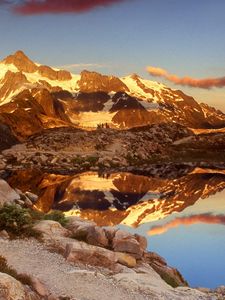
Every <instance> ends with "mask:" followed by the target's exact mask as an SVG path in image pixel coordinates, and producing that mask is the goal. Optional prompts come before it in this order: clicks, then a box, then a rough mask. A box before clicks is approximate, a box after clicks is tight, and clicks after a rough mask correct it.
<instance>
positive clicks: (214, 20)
mask: <svg viewBox="0 0 225 300" xmlns="http://www.w3.org/2000/svg"><path fill="white" fill-rule="evenodd" d="M224 16H225V1H224V0H197V1H196V0H188V1H187V0H67V1H62V0H54V1H52V0H42V1H40V0H27V1H25V0H24V1H23V0H21V1H20V0H18V1H16V0H15V1H14V0H0V38H1V48H0V59H3V58H4V57H5V56H7V55H9V54H11V53H13V52H15V51H16V50H18V49H20V50H23V51H24V52H25V53H26V54H27V55H28V56H29V57H30V58H31V59H32V60H35V61H37V62H40V63H42V64H46V65H50V66H55V67H61V66H63V67H64V68H66V69H69V70H70V71H71V72H73V73H79V72H80V71H81V70H82V69H88V70H95V71H97V72H101V73H104V74H113V75H116V76H125V75H128V74H131V73H137V74H139V75H140V76H142V77H145V78H146V79H152V80H157V81H160V82H163V83H165V84H167V85H168V86H169V87H172V88H176V89H181V90H183V91H184V92H185V93H187V94H189V95H192V96H194V97H195V99H196V100H198V101H199V102H206V103H208V104H210V105H213V106H215V107H217V108H220V109H221V110H223V111H224V112H225V84H224V81H223V80H224V77H225V34H224V29H225V17H224ZM149 66H152V67H156V68H160V69H162V70H166V72H167V74H169V75H170V74H172V75H174V74H175V76H176V78H178V83H177V81H176V84H175V83H174V81H171V80H170V79H171V77H170V78H169V77H168V76H167V78H166V77H165V76H164V77H163V76H158V75H157V76H156V75H155V74H152V73H150V72H148V71H147V67H149ZM148 70H149V69H148ZM184 77H188V78H191V79H192V78H194V80H199V79H205V78H210V79H213V80H214V81H213V82H218V79H222V82H223V84H222V86H220V87H218V84H217V86H216V87H215V86H214V85H212V86H210V87H208V86H206V87H205V86H204V87H203V86H202V85H201V84H200V87H199V85H198V84H197V86H194V87H193V84H192V85H191V84H190V81H188V82H189V83H188V84H186V82H187V81H185V84H181V83H182V82H184V81H183V78H184ZM180 78H181V80H179V79H180ZM191 82H192V83H193V81H191ZM194 82H195V81H194Z"/></svg>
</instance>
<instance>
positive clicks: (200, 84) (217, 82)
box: [146, 66, 225, 89]
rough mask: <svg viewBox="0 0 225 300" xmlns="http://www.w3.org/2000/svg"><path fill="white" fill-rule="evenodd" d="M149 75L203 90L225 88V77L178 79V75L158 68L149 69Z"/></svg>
mask: <svg viewBox="0 0 225 300" xmlns="http://www.w3.org/2000/svg"><path fill="white" fill-rule="evenodd" d="M146 70H147V71H148V73H149V74H150V75H152V76H155V77H162V78H165V79H166V80H168V81H170V82H173V83H175V84H177V85H182V86H190V87H197V88H203V89H211V88H213V87H218V88H222V87H225V76H224V77H219V78H204V79H196V78H192V77H188V76H186V77H178V76H177V75H174V74H170V73H169V72H168V71H167V70H164V69H161V68H157V67H151V66H149V67H147V68H146Z"/></svg>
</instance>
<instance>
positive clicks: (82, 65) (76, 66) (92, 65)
mask: <svg viewBox="0 0 225 300" xmlns="http://www.w3.org/2000/svg"><path fill="white" fill-rule="evenodd" d="M103 67H106V65H102V64H97V63H79V64H68V65H62V66H58V67H57V68H59V69H69V70H70V69H80V68H103Z"/></svg>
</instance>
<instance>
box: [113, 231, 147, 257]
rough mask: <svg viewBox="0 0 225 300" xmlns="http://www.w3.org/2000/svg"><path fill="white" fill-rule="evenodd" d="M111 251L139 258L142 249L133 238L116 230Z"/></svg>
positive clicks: (124, 232)
mask: <svg viewBox="0 0 225 300" xmlns="http://www.w3.org/2000/svg"><path fill="white" fill-rule="evenodd" d="M112 247H113V250H114V251H116V252H125V253H130V254H132V255H134V256H135V257H136V258H141V257H142V255H143V249H142V248H141V246H140V243H139V242H138V241H137V240H136V239H135V237H134V236H133V235H132V234H130V233H128V232H126V231H123V230H118V231H117V232H116V234H115V237H114V238H113V243H112Z"/></svg>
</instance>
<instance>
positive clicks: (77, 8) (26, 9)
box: [13, 0, 128, 15]
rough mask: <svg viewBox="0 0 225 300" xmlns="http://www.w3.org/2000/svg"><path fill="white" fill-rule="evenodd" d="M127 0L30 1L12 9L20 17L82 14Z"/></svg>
mask: <svg viewBox="0 0 225 300" xmlns="http://www.w3.org/2000/svg"><path fill="white" fill-rule="evenodd" d="M125 1H128V0H66V1H65V0H43V1H40V0H30V1H23V2H22V3H21V4H18V5H16V6H14V7H13V10H14V11H15V12H16V13H19V14H22V15H34V14H47V13H51V14H61V13H75V14H79V13H83V12H87V11H90V10H93V9H95V8H98V7H107V6H110V5H113V4H119V3H121V2H125Z"/></svg>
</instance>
